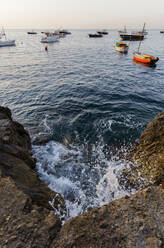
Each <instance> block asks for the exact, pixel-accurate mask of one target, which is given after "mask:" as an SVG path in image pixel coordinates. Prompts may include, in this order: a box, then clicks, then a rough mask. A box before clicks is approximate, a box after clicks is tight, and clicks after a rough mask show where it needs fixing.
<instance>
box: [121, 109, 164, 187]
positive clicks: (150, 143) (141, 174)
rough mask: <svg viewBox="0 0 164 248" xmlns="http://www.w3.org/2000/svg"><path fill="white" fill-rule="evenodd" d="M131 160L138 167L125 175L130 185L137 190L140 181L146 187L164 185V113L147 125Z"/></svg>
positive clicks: (125, 172)
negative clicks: (140, 180)
mask: <svg viewBox="0 0 164 248" xmlns="http://www.w3.org/2000/svg"><path fill="white" fill-rule="evenodd" d="M131 158H132V159H133V161H135V162H136V167H134V168H133V169H132V170H131V171H130V172H127V171H124V173H123V174H124V175H125V176H126V178H127V179H128V183H129V184H131V185H132V186H134V187H136V188H137V185H139V183H138V182H139V179H142V182H143V184H144V185H145V186H146V185H150V184H156V185H158V184H162V183H164V113H159V114H158V115H157V116H156V117H155V119H154V120H153V121H152V122H150V123H149V124H148V125H147V128H146V130H145V131H144V132H143V133H142V134H141V137H140V143H139V145H138V146H136V147H135V148H134V151H133V152H132V153H131Z"/></svg>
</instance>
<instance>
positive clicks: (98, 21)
mask: <svg viewBox="0 0 164 248" xmlns="http://www.w3.org/2000/svg"><path fill="white" fill-rule="evenodd" d="M144 22H145V23H146V28H147V29H153V28H163V29H164V0H1V7H0V25H1V26H3V27H4V28H26V29H43V28H49V29H50V28H52V29H57V28H67V29H97V28H107V29H116V28H118V29H123V27H124V25H126V27H127V28H138V29H142V26H143V23H144Z"/></svg>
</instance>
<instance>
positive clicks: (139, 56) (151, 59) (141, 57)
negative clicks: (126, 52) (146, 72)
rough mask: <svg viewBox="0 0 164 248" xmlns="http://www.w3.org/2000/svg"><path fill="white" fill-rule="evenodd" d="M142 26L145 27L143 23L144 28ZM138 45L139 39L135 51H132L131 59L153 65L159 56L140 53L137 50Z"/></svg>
mask: <svg viewBox="0 0 164 248" xmlns="http://www.w3.org/2000/svg"><path fill="white" fill-rule="evenodd" d="M144 27H145V23H144V26H143V30H144ZM140 46H141V41H140V42H139V45H138V50H137V52H134V53H133V59H134V60H135V61H137V62H140V63H143V64H147V65H150V66H153V65H155V64H156V62H157V61H158V60H159V58H158V57H155V56H152V55H150V54H146V53H141V52H140V51H139V50H140Z"/></svg>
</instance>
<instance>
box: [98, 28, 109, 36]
mask: <svg viewBox="0 0 164 248" xmlns="http://www.w3.org/2000/svg"><path fill="white" fill-rule="evenodd" d="M97 33H98V34H104V35H107V34H108V31H107V30H105V29H103V30H100V31H97Z"/></svg>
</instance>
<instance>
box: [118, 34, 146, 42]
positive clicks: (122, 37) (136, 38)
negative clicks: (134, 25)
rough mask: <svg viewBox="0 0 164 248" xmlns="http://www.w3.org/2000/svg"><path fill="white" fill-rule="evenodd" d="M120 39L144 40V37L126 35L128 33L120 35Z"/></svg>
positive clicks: (140, 35) (141, 35)
mask: <svg viewBox="0 0 164 248" xmlns="http://www.w3.org/2000/svg"><path fill="white" fill-rule="evenodd" d="M120 37H121V39H122V40H131V41H134V40H143V39H144V35H143V34H136V33H135V34H126V33H120Z"/></svg>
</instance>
